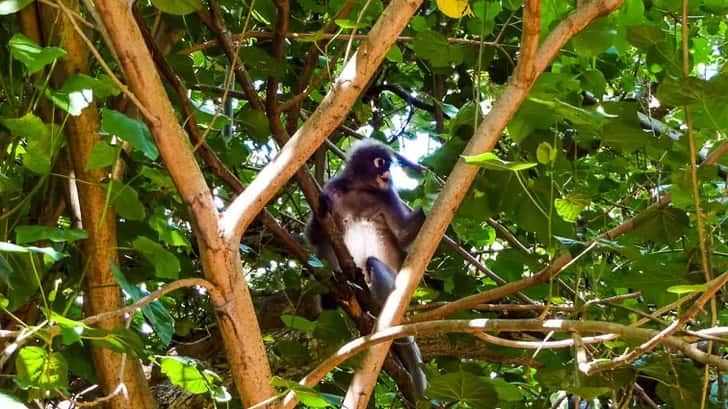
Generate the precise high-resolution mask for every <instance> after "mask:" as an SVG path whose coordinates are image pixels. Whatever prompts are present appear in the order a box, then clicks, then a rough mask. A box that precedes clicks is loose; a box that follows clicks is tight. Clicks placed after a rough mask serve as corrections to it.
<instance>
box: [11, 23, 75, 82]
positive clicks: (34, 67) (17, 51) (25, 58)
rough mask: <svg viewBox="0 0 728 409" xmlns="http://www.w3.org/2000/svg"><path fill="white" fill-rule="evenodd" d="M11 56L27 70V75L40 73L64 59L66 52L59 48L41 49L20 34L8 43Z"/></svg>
mask: <svg viewBox="0 0 728 409" xmlns="http://www.w3.org/2000/svg"><path fill="white" fill-rule="evenodd" d="M8 48H10V53H11V54H12V56H13V57H14V58H15V59H16V60H18V61H20V62H21V63H23V65H25V66H26V67H27V68H28V72H29V73H31V74H32V73H34V72H37V71H40V70H41V69H43V67H45V66H46V65H48V64H50V63H52V62H54V61H56V60H57V59H59V58H66V56H67V55H68V54H67V53H66V50H64V49H62V48H59V47H41V46H39V45H38V44H37V43H35V42H34V41H33V40H31V39H29V38H28V37H26V36H24V35H22V34H19V33H18V34H15V35H13V37H12V38H11V39H10V41H8Z"/></svg>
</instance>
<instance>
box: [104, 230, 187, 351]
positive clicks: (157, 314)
mask: <svg viewBox="0 0 728 409" xmlns="http://www.w3.org/2000/svg"><path fill="white" fill-rule="evenodd" d="M147 240H148V239H147ZM111 272H112V274H113V275H114V279H115V280H116V282H117V283H119V287H121V289H122V290H124V291H125V292H126V293H127V294H129V296H130V297H131V299H132V301H134V302H136V301H138V300H139V299H140V298H142V297H144V296H145V295H146V294H145V292H144V291H142V290H141V289H140V288H139V287H137V286H135V285H133V284H131V283H130V282H129V281H127V279H126V277H124V273H122V272H121V270H119V267H117V266H115V265H114V266H112V267H111ZM142 313H143V314H144V316H145V317H146V318H147V319H148V320H149V322H150V323H151V324H152V327H153V328H154V332H156V333H157V335H158V336H159V339H160V341H162V343H163V344H164V345H168V344H169V343H170V342H171V341H172V335H174V318H172V315H171V314H170V313H169V311H167V309H166V308H164V306H163V305H162V303H160V302H159V301H154V302H152V303H150V304H147V305H146V306H144V307H142Z"/></svg>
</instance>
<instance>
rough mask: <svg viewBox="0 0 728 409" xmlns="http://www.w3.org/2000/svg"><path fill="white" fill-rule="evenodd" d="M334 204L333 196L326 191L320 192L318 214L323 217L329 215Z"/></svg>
mask: <svg viewBox="0 0 728 409" xmlns="http://www.w3.org/2000/svg"><path fill="white" fill-rule="evenodd" d="M332 204H333V203H332V201H331V197H330V196H329V195H328V194H327V193H326V192H321V193H319V208H318V216H319V217H321V218H323V217H326V216H328V215H329V213H331V206H332Z"/></svg>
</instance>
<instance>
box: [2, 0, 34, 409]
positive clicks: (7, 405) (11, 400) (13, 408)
mask: <svg viewBox="0 0 728 409" xmlns="http://www.w3.org/2000/svg"><path fill="white" fill-rule="evenodd" d="M2 10H3V2H0V11H2ZM8 14H9V13H8ZM0 408H3V409H28V407H27V406H25V404H23V402H21V401H19V400H18V398H16V397H15V396H13V395H8V394H6V393H3V392H0Z"/></svg>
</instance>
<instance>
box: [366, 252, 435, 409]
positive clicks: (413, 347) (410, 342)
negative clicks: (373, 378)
mask: <svg viewBox="0 0 728 409" xmlns="http://www.w3.org/2000/svg"><path fill="white" fill-rule="evenodd" d="M366 268H367V273H368V274H369V282H370V283H369V291H370V293H371V294H372V299H373V301H374V303H375V304H376V306H377V307H378V311H372V312H373V313H375V314H377V315H378V314H379V313H380V312H381V310H382V307H383V306H384V303H385V302H386V301H387V297H388V296H389V294H390V293H391V292H392V290H394V272H393V271H392V270H391V269H390V268H389V266H387V265H386V264H384V263H382V262H381V261H380V260H379V259H378V258H376V257H369V258H368V259H367V265H366ZM392 349H393V351H394V352H395V353H396V354H397V356H399V359H400V360H401V361H402V364H403V365H404V367H405V369H407V372H408V373H409V375H410V378H412V385H413V386H414V391H415V393H416V394H417V396H416V397H417V398H420V397H422V395H423V394H424V392H425V389H427V378H426V377H425V373H424V372H423V371H422V368H420V364H421V363H422V354H420V348H419V347H418V346H417V344H416V343H415V339H414V337H405V338H399V339H396V340H394V343H393V346H392Z"/></svg>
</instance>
